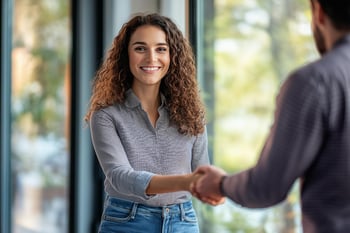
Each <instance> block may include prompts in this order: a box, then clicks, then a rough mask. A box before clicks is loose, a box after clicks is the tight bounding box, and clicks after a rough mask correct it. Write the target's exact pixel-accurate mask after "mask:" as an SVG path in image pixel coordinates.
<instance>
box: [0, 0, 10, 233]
mask: <svg viewBox="0 0 350 233" xmlns="http://www.w3.org/2000/svg"><path fill="white" fill-rule="evenodd" d="M11 48H12V1H11V0H2V1H1V65H0V66H1V68H0V70H1V82H0V110H1V114H0V130H1V135H0V149H1V154H0V155H1V161H0V171H1V173H0V179H1V180H0V185H1V189H0V196H1V199H0V209H1V214H0V232H11V203H12V199H11V190H12V187H11Z"/></svg>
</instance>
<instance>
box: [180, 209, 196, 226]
mask: <svg viewBox="0 0 350 233" xmlns="http://www.w3.org/2000/svg"><path fill="white" fill-rule="evenodd" d="M183 220H184V221H186V222H190V223H197V221H198V220H197V215H196V212H195V211H194V209H189V210H186V211H185V213H184V218H183Z"/></svg>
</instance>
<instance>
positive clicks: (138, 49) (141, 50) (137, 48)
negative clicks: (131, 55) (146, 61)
mask: <svg viewBox="0 0 350 233" xmlns="http://www.w3.org/2000/svg"><path fill="white" fill-rule="evenodd" d="M145 50H146V48H144V47H136V48H135V51H139V52H143V51H145Z"/></svg>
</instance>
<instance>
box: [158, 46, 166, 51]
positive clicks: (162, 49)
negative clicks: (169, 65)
mask: <svg viewBox="0 0 350 233" xmlns="http://www.w3.org/2000/svg"><path fill="white" fill-rule="evenodd" d="M158 51H159V52H166V51H168V48H166V47H160V48H158Z"/></svg>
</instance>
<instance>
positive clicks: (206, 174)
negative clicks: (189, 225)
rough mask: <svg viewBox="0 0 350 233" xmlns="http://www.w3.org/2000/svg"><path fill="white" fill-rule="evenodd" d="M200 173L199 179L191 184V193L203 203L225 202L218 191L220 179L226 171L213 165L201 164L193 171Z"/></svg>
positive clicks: (215, 203) (217, 203) (216, 203)
mask: <svg viewBox="0 0 350 233" xmlns="http://www.w3.org/2000/svg"><path fill="white" fill-rule="evenodd" d="M194 173H195V174H201V177H199V179H197V180H194V181H193V182H192V184H191V193H192V195H193V196H195V197H196V198H198V199H199V200H201V201H202V202H204V203H207V204H210V205H214V206H215V205H219V204H222V203H224V202H225V197H224V196H223V195H222V194H221V192H220V181H221V178H222V177H223V176H225V175H227V174H226V172H225V171H224V170H222V169H220V168H217V167H214V166H202V167H199V168H197V169H196V171H194Z"/></svg>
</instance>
